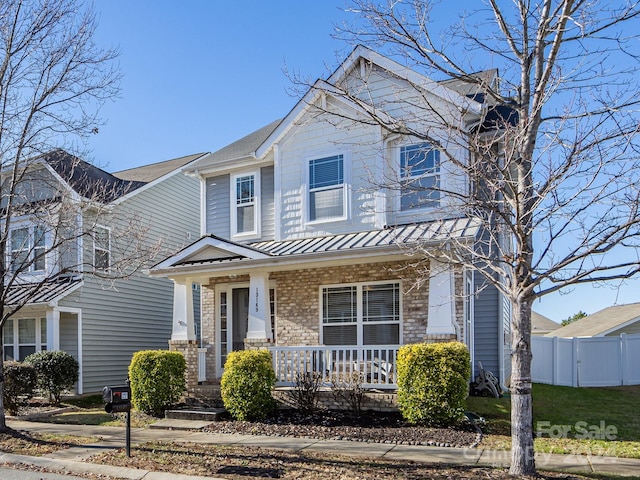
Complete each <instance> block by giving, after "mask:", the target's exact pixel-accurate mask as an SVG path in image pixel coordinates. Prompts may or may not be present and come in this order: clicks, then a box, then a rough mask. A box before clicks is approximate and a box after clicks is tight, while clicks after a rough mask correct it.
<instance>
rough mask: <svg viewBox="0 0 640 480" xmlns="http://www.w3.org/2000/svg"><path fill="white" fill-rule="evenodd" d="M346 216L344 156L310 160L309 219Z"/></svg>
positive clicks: (316, 219)
mask: <svg viewBox="0 0 640 480" xmlns="http://www.w3.org/2000/svg"><path fill="white" fill-rule="evenodd" d="M344 216H345V181H344V157H343V156H342V155H335V156H333V157H326V158H319V159H316V160H311V161H310V162H309V221H311V222H314V221H318V220H328V219H332V218H343V217H344Z"/></svg>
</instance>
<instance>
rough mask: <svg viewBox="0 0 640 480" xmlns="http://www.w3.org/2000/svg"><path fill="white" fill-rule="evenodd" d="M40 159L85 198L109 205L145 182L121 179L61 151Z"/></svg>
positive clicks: (52, 152) (47, 154) (55, 151)
mask: <svg viewBox="0 0 640 480" xmlns="http://www.w3.org/2000/svg"><path fill="white" fill-rule="evenodd" d="M39 158H40V159H41V160H42V161H44V162H46V163H47V164H48V165H49V166H50V167H51V168H52V169H53V170H54V172H55V173H57V174H58V175H59V176H60V178H62V180H64V181H65V182H66V183H67V184H68V185H69V186H70V187H71V188H72V189H73V190H74V191H75V192H77V193H78V194H80V195H81V196H83V197H85V198H94V199H95V200H98V201H101V202H107V203H108V202H111V201H113V200H115V199H116V198H118V197H121V196H122V195H126V194H127V193H128V192H130V191H132V190H135V189H137V188H140V187H141V186H142V185H144V183H143V182H133V181H126V180H122V179H119V178H117V177H115V176H113V175H111V174H110V173H107V172H105V171H104V170H102V169H100V168H98V167H96V166H94V165H91V164H90V163H88V162H85V161H84V160H81V159H80V158H78V157H76V156H74V155H71V154H70V153H67V152H65V151H64V150H61V149H58V150H53V151H51V152H48V153H45V154H43V155H41V156H40V157H39Z"/></svg>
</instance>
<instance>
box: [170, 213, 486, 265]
mask: <svg viewBox="0 0 640 480" xmlns="http://www.w3.org/2000/svg"><path fill="white" fill-rule="evenodd" d="M479 228H480V222H479V221H478V219H475V218H454V219H448V220H441V221H433V222H427V223H417V224H411V225H398V226H393V227H387V228H384V229H381V230H371V231H365V232H357V233H344V234H338V235H327V236H323V237H310V238H300V239H295V240H282V241H263V242H255V243H249V244H247V246H248V247H250V248H252V249H254V250H256V251H258V252H261V253H264V254H266V255H269V256H270V257H272V258H273V259H277V258H285V257H288V258H291V257H294V256H303V255H311V254H318V253H338V252H343V251H353V250H365V249H376V248H384V247H393V246H394V245H411V244H416V243H437V242H444V241H446V240H448V239H450V238H464V237H473V238H474V237H475V236H476V235H477V233H478V230H479ZM248 260H250V259H249V258H248V257H246V256H233V257H225V258H210V259H203V258H200V259H198V260H186V261H182V262H178V263H176V264H174V265H173V266H185V265H205V264H213V263H215V264H221V263H231V262H243V261H248Z"/></svg>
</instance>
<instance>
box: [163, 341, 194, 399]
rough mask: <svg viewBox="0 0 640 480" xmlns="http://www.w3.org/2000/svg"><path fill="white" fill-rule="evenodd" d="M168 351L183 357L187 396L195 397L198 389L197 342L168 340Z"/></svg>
mask: <svg viewBox="0 0 640 480" xmlns="http://www.w3.org/2000/svg"><path fill="white" fill-rule="evenodd" d="M169 350H171V351H172V352H180V353H182V355H184V359H185V361H186V363H187V371H186V372H185V382H186V384H187V396H188V397H191V396H195V395H196V389H197V387H198V342H197V341H195V340H170V341H169Z"/></svg>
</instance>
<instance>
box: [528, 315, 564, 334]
mask: <svg viewBox="0 0 640 480" xmlns="http://www.w3.org/2000/svg"><path fill="white" fill-rule="evenodd" d="M560 326H561V325H560V324H559V323H556V322H554V321H553V320H551V319H550V318H548V317H545V316H544V315H541V314H539V313H538V312H534V311H532V312H531V335H546V334H547V333H550V332H553V331H555V330H557V329H558V328H560Z"/></svg>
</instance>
